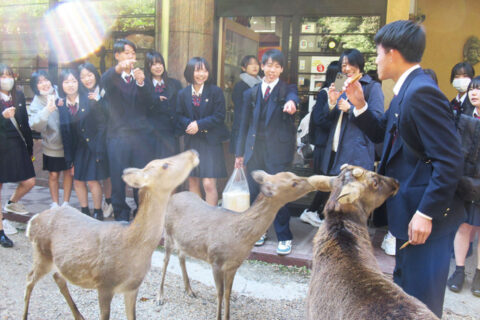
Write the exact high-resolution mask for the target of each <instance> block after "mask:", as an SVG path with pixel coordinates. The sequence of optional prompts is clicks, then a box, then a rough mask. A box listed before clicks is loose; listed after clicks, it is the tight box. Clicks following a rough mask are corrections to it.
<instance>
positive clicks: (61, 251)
mask: <svg viewBox="0 0 480 320" xmlns="http://www.w3.org/2000/svg"><path fill="white" fill-rule="evenodd" d="M198 163H199V160H198V154H197V152H196V151H194V150H190V151H186V152H183V153H181V154H179V155H176V156H173V157H170V158H167V159H162V160H153V161H151V162H150V163H149V164H147V165H146V166H145V168H143V169H134V168H129V169H125V171H124V172H123V180H124V181H125V182H126V183H127V184H128V185H130V186H132V187H134V188H140V193H139V195H140V205H139V208H138V213H137V215H136V217H135V219H134V220H133V221H132V222H131V223H130V224H127V223H122V222H101V221H98V220H95V219H93V218H90V217H88V216H86V215H84V214H81V213H80V212H79V211H78V210H76V209H74V208H71V207H67V208H57V209H53V210H47V211H44V212H42V213H40V214H37V215H35V216H34V217H33V218H32V219H31V220H30V222H29V223H28V227H27V236H28V238H29V239H30V241H31V242H32V246H33V268H32V271H31V272H30V273H29V274H28V276H27V286H26V290H25V309H24V314H23V319H27V316H28V305H29V301H30V295H31V293H32V290H33V287H34V286H35V283H36V282H37V281H38V280H39V279H40V278H41V277H43V276H44V275H45V274H47V273H48V272H49V271H50V270H51V269H52V268H53V267H54V268H55V273H54V274H53V278H54V279H55V282H56V283H57V285H58V287H59V288H60V292H61V293H62V295H63V296H64V297H65V299H66V300H67V303H68V305H69V307H70V309H71V310H72V313H73V316H74V318H75V319H77V320H78V319H84V318H83V316H82V315H81V314H80V312H79V311H78V309H77V306H76V305H75V303H74V302H73V300H72V297H71V296H70V293H69V291H68V287H67V281H69V282H71V283H73V284H75V285H78V286H80V287H83V288H88V289H97V290H98V300H99V305H100V314H101V316H100V319H102V320H107V319H109V318H110V303H111V301H112V298H113V295H114V294H116V293H123V294H124V299H125V310H126V314H127V319H129V320H133V319H135V305H136V297H137V293H138V289H139V287H140V284H141V283H142V281H143V278H144V277H145V274H146V273H147V271H148V270H149V269H150V262H151V256H152V253H153V251H154V250H155V248H156V247H157V246H158V244H159V242H160V239H161V236H162V233H161V232H160V230H162V229H163V224H164V215H165V209H166V206H167V202H168V199H169V197H170V194H171V193H172V191H173V190H174V189H175V188H176V187H177V186H178V185H180V184H181V183H182V182H183V181H184V180H185V179H186V178H187V176H188V175H189V173H190V171H191V170H192V169H193V168H194V167H195V166H196V165H197V164H198Z"/></svg>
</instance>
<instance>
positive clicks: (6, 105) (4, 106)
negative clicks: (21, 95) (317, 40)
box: [1, 99, 13, 112]
mask: <svg viewBox="0 0 480 320" xmlns="http://www.w3.org/2000/svg"><path fill="white" fill-rule="evenodd" d="M1 102H2V112H3V110H5V109H8V108H10V107H13V101H12V99H10V100H8V101H4V100H1Z"/></svg>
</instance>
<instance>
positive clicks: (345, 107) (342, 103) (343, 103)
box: [337, 98, 350, 112]
mask: <svg viewBox="0 0 480 320" xmlns="http://www.w3.org/2000/svg"><path fill="white" fill-rule="evenodd" d="M337 105H338V109H340V110H341V111H343V112H348V111H349V110H350V103H348V101H347V100H345V99H343V98H342V99H340V100H339V101H338V104H337Z"/></svg>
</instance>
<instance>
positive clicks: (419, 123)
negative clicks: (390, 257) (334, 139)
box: [354, 69, 464, 242]
mask: <svg viewBox="0 0 480 320" xmlns="http://www.w3.org/2000/svg"><path fill="white" fill-rule="evenodd" d="M354 121H355V123H356V124H357V126H358V127H359V128H361V129H362V130H363V131H364V132H365V133H366V134H367V135H368V136H369V137H370V139H371V140H372V141H374V142H377V143H378V142H381V141H384V146H383V152H382V159H381V162H380V164H379V173H381V174H385V175H387V176H390V177H393V178H396V179H397V180H398V181H399V182H400V190H399V191H398V193H397V195H396V196H394V197H392V198H389V199H388V200H387V203H386V206H387V213H388V224H389V229H390V230H391V232H392V234H393V235H394V236H395V237H397V238H399V239H403V240H406V239H408V224H409V223H410V220H411V219H412V216H413V215H414V214H415V212H416V211H417V210H419V211H420V212H422V213H424V214H426V215H428V216H430V217H432V218H433V221H432V223H433V228H432V233H431V235H430V237H429V238H428V239H435V238H438V237H441V236H443V235H446V234H449V233H452V232H455V230H456V229H457V228H458V226H459V224H460V223H461V222H462V221H463V219H464V208H463V202H462V201H461V199H460V198H458V197H457V196H454V193H455V189H456V187H457V183H458V179H459V178H460V177H461V176H462V172H463V155H462V151H461V142H460V136H459V134H458V133H457V130H456V128H455V123H454V118H453V113H452V112H451V111H450V106H449V103H448V100H447V98H446V97H445V96H444V95H443V93H442V92H441V91H440V89H439V88H438V86H437V85H436V84H435V82H434V81H433V80H432V79H431V78H430V76H428V75H426V74H425V73H424V72H423V70H422V69H416V70H414V71H413V72H412V73H411V74H410V75H409V76H408V77H407V79H406V80H405V82H404V83H403V85H402V87H401V89H400V92H399V93H398V95H397V96H396V97H394V99H393V100H392V102H391V103H390V108H389V109H388V110H387V112H386V113H385V115H384V116H383V117H382V118H381V119H378V118H377V117H376V116H375V115H374V114H373V113H372V111H371V110H368V109H367V110H366V111H365V112H364V113H362V114H361V115H359V116H358V117H356V118H355V119H354ZM395 128H398V133H399V135H398V136H397V137H396V138H395V139H394V136H395ZM405 140H407V141H408V143H409V145H411V146H412V148H414V149H415V150H424V154H426V156H427V157H428V158H429V159H431V162H430V163H426V162H424V161H422V160H421V159H419V158H418V157H417V156H416V155H415V154H413V153H412V151H410V150H409V148H408V147H407V146H406V145H405V143H404V141H405ZM414 144H415V145H414ZM428 239H427V242H428Z"/></svg>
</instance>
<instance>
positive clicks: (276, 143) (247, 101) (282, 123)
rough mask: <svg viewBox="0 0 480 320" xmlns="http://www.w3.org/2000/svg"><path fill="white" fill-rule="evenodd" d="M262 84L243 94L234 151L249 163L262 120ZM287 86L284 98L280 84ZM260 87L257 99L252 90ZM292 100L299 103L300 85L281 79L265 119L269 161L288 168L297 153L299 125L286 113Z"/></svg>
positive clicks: (273, 93) (269, 103) (269, 102)
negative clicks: (297, 127)
mask: <svg viewBox="0 0 480 320" xmlns="http://www.w3.org/2000/svg"><path fill="white" fill-rule="evenodd" d="M261 85H262V84H261V83H259V84H256V85H255V86H253V87H252V88H250V89H248V90H247V91H245V93H244V94H243V107H242V114H241V117H240V129H239V134H238V141H237V146H236V150H235V154H236V156H237V157H242V156H243V157H244V158H243V162H244V164H245V165H246V164H247V163H248V161H249V160H250V158H251V157H252V154H253V151H254V147H255V139H256V135H257V130H258V126H259V122H260V112H261V104H262V102H261V100H262V99H263V96H262V88H261ZM281 86H284V88H285V89H286V90H285V98H282V97H280V96H279V91H280V87H281ZM253 90H257V95H256V97H255V99H254V98H253V97H252V91H253ZM289 100H293V101H294V102H295V103H296V104H297V105H298V103H299V99H298V95H297V86H296V85H294V84H292V85H287V84H286V83H285V82H284V81H282V80H280V81H279V82H278V83H277V85H276V86H275V87H274V88H273V90H272V92H271V94H270V97H269V98H268V101H267V104H266V105H265V106H264V107H265V108H267V110H266V119H265V138H266V140H267V143H266V148H267V151H266V155H267V159H266V161H267V162H268V163H270V164H272V165H276V166H277V165H278V166H282V167H288V166H289V165H290V164H291V163H292V161H293V155H294V152H295V138H296V128H295V125H294V121H295V115H290V114H288V113H285V112H283V107H284V105H285V102H287V101H289Z"/></svg>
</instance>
